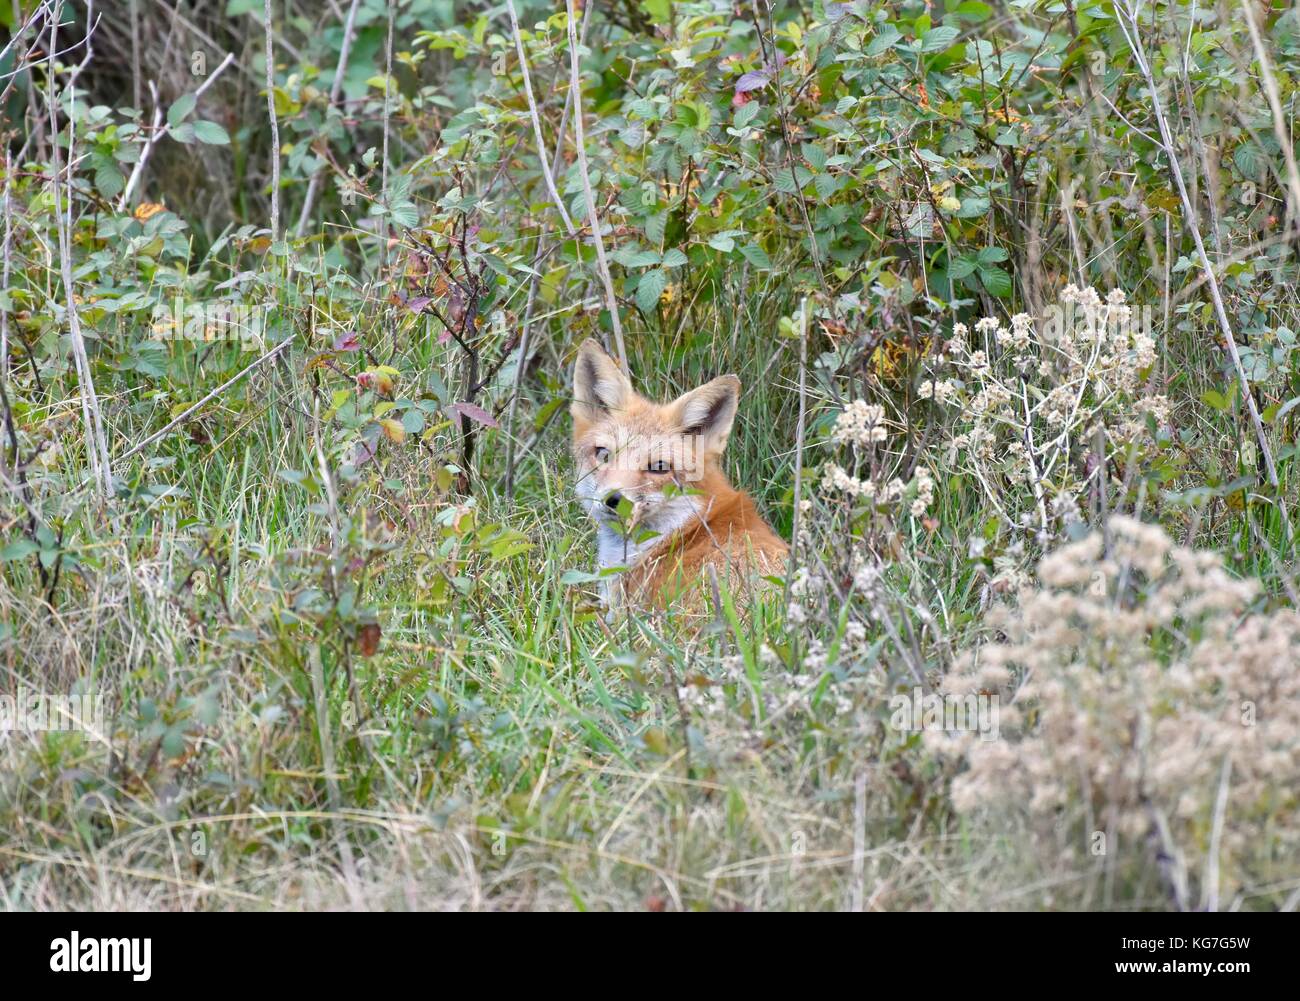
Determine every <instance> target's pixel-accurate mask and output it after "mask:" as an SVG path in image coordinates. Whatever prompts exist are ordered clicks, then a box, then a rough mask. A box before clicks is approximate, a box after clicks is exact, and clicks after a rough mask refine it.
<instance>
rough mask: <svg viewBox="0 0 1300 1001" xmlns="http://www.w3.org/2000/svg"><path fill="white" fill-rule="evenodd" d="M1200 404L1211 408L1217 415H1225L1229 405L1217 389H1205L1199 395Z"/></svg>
mask: <svg viewBox="0 0 1300 1001" xmlns="http://www.w3.org/2000/svg"><path fill="white" fill-rule="evenodd" d="M1201 402H1202V403H1204V404H1206V405H1207V406H1210V407H1213V408H1214V409H1215V410H1217V411H1219V413H1226V412H1227V409H1228V407H1229V406H1230V405H1231V404H1230V403H1229V402H1228V398H1227V397H1226V396H1224V395H1223V394H1222V393H1220V392H1219V391H1218V390H1217V389H1207V390H1206V391H1205V392H1204V393H1202V394H1201Z"/></svg>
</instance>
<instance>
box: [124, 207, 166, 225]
mask: <svg viewBox="0 0 1300 1001" xmlns="http://www.w3.org/2000/svg"><path fill="white" fill-rule="evenodd" d="M165 211H167V206H166V205H160V204H158V202H141V203H140V204H139V205H137V206H136V207H135V211H134V212H132V213H131V214H132V215H133V216H135V217H136V218H137V219H138V220H140V222H144V221H145V220H146V219H151V218H153V217H154V216H156V215H157V214H158V213H159V212H165Z"/></svg>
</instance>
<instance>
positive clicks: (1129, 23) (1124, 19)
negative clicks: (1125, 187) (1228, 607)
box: [1115, 3, 1295, 549]
mask: <svg viewBox="0 0 1300 1001" xmlns="http://www.w3.org/2000/svg"><path fill="white" fill-rule="evenodd" d="M1115 11H1116V13H1117V14H1118V15H1119V16H1118V17H1117V19H1116V23H1117V24H1118V25H1119V28H1120V31H1122V32H1123V33H1124V41H1125V42H1127V43H1128V47H1129V51H1131V52H1132V53H1133V60H1134V62H1135V63H1136V65H1137V68H1138V72H1139V73H1141V74H1142V78H1143V80H1144V81H1145V83H1146V86H1147V91H1148V92H1149V93H1150V95H1151V108H1152V111H1153V112H1154V113H1155V116H1156V125H1157V126H1158V127H1159V130H1160V148H1161V149H1162V150H1163V151H1164V154H1165V159H1166V160H1167V161H1168V163H1169V173H1170V174H1171V175H1172V176H1173V179H1174V186H1175V187H1176V188H1177V189H1178V198H1179V200H1180V201H1181V202H1182V207H1183V218H1184V219H1185V220H1186V222H1187V228H1188V229H1189V230H1190V231H1191V234H1192V240H1193V242H1194V243H1195V244H1196V252H1197V254H1198V255H1199V256H1200V260H1201V262H1202V265H1203V266H1204V268H1205V275H1206V278H1207V279H1208V281H1207V284H1208V285H1209V286H1210V298H1211V299H1212V300H1213V301H1214V313H1215V316H1216V317H1217V318H1218V321H1219V329H1220V330H1221V331H1222V333H1223V339H1224V341H1225V342H1226V343H1227V345H1228V354H1229V356H1230V357H1231V358H1232V365H1233V368H1235V369H1236V371H1237V379H1238V381H1239V382H1240V383H1241V396H1242V399H1243V400H1244V401H1245V403H1246V410H1247V412H1248V413H1249V414H1250V421H1251V424H1253V425H1254V428H1255V438H1256V439H1257V440H1258V442H1259V449H1260V455H1261V456H1262V457H1263V459H1264V470H1265V473H1266V475H1267V477H1268V482H1269V486H1271V487H1272V488H1273V493H1274V496H1273V498H1272V500H1273V503H1275V504H1276V505H1277V508H1278V513H1279V514H1281V516H1282V528H1283V530H1284V531H1285V533H1286V542H1287V548H1288V549H1294V546H1295V536H1294V534H1293V533H1292V530H1291V516H1290V513H1289V512H1288V511H1287V505H1286V501H1285V499H1283V497H1282V492H1281V489H1280V486H1279V483H1278V477H1277V466H1276V465H1275V464H1274V462H1273V449H1272V448H1271V447H1270V446H1269V443H1268V435H1267V434H1266V433H1265V431H1264V422H1263V420H1262V419H1261V418H1260V415H1259V407H1258V406H1257V405H1256V403H1255V395H1254V393H1252V392H1251V389H1250V379H1249V378H1248V377H1247V375H1246V368H1245V366H1244V365H1243V364H1242V362H1241V352H1240V351H1238V350H1237V339H1236V338H1235V337H1234V336H1233V333H1232V324H1231V323H1230V322H1229V320H1228V312H1227V310H1226V309H1225V308H1224V305H1223V296H1222V294H1221V293H1220V291H1219V281H1218V279H1217V278H1215V277H1214V269H1213V267H1212V265H1211V264H1210V258H1209V255H1208V254H1206V252H1205V241H1204V240H1203V239H1202V238H1201V230H1200V227H1199V226H1198V225H1197V217H1196V209H1195V207H1194V206H1193V205H1192V199H1191V196H1190V195H1188V193H1187V184H1186V183H1185V182H1184V180H1183V171H1182V168H1181V167H1180V166H1179V164H1178V157H1177V155H1176V154H1175V151H1174V141H1173V136H1172V134H1171V132H1170V130H1169V123H1168V122H1167V121H1166V120H1165V112H1164V105H1163V104H1162V103H1161V100H1160V92H1159V90H1158V89H1157V87H1156V81H1155V77H1154V76H1153V75H1152V72H1151V66H1150V64H1149V63H1148V62H1147V58H1146V50H1145V49H1144V48H1143V46H1142V42H1141V39H1140V37H1139V35H1138V23H1137V13H1136V11H1134V10H1133V8H1132V7H1131V6H1129V5H1128V4H1127V3H1117V4H1116V5H1115Z"/></svg>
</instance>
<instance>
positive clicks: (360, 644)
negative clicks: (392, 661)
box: [357, 622, 380, 657]
mask: <svg viewBox="0 0 1300 1001" xmlns="http://www.w3.org/2000/svg"><path fill="white" fill-rule="evenodd" d="M379 636H380V630H379V623H378V622H367V623H366V624H365V625H364V626H362V627H361V628H360V629H358V630H357V650H358V652H360V654H361V656H363V657H373V656H374V655H375V654H376V653H377V652H378V650H379Z"/></svg>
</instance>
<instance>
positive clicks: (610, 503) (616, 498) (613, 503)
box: [605, 490, 623, 511]
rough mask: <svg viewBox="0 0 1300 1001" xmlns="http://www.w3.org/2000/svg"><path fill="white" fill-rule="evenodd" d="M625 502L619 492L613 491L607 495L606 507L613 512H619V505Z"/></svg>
mask: <svg viewBox="0 0 1300 1001" xmlns="http://www.w3.org/2000/svg"><path fill="white" fill-rule="evenodd" d="M622 500H623V495H622V494H621V493H619V492H618V491H617V490H611V491H610V492H609V493H607V494H606V495H605V506H606V507H607V508H609V509H610V510H611V511H617V510H618V505H619V503H620V502H621V501H622Z"/></svg>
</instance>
